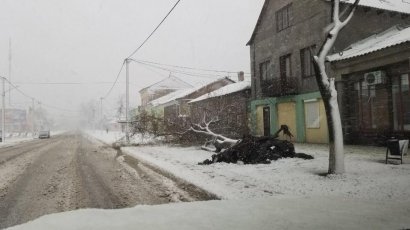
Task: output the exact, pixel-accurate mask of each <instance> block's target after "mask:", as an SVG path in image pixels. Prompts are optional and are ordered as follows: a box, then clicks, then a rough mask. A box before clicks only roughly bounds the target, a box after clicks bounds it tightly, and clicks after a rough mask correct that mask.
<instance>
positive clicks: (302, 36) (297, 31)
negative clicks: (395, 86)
mask: <svg viewBox="0 0 410 230" xmlns="http://www.w3.org/2000/svg"><path fill="white" fill-rule="evenodd" d="M342 2H343V3H342V4H341V6H342V8H343V7H346V6H348V4H351V3H353V1H352V0H350V1H342ZM409 6H410V5H409V3H407V2H406V1H403V0H397V1H376V0H362V1H361V2H360V5H359V7H358V9H357V11H356V12H355V15H354V17H353V19H352V20H351V22H350V23H349V24H348V25H347V26H346V27H345V29H344V30H343V31H342V32H341V34H340V35H339V37H338V39H337V42H336V44H335V46H334V50H333V53H339V52H341V51H342V50H344V49H345V48H346V47H348V46H349V45H350V44H352V43H354V42H356V41H359V40H361V39H364V38H366V37H368V36H371V35H373V34H375V33H379V32H382V31H384V30H387V29H388V28H390V27H392V26H394V25H408V24H409V23H410V18H409V17H408V12H409V10H408V9H409ZM406 7H407V8H406ZM406 9H407V10H406ZM330 22H331V3H330V1H327V0H309V1H306V0H266V1H265V3H264V6H263V8H262V11H261V14H260V16H259V19H258V21H257V24H256V26H255V29H254V32H253V34H252V37H251V39H250V41H249V42H248V45H249V46H250V57H251V70H252V101H251V131H252V133H253V134H254V135H270V134H272V133H274V132H275V131H276V130H277V129H278V127H279V126H280V125H282V124H286V125H288V126H289V127H290V130H291V132H292V133H293V135H294V141H298V142H311V143H326V142H327V141H328V130H327V123H326V117H325V111H324V105H323V102H322V99H321V96H320V93H319V92H318V88H317V84H316V79H315V77H314V70H313V66H312V54H313V53H315V52H316V49H317V48H318V47H320V45H321V44H322V42H323V40H324V36H325V29H326V27H327V25H328V24H330Z"/></svg>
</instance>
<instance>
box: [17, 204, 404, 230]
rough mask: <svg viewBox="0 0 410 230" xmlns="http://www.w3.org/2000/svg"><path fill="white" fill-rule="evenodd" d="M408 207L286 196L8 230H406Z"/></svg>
mask: <svg viewBox="0 0 410 230" xmlns="http://www.w3.org/2000/svg"><path fill="white" fill-rule="evenodd" d="M408 207H409V206H408V204H405V203H401V202H398V201H394V202H368V201H364V200H351V199H343V198H324V197H320V198H318V197H302V198H301V197H298V198H296V197H286V198H267V199H254V200H237V201H233V200H230V201H208V202H192V203H176V204H167V205H157V206H136V207H134V208H129V209H122V210H115V211H114V210H91V209H88V210H79V211H72V212H66V213H59V214H52V215H48V216H44V217H41V218H39V219H37V220H35V221H33V222H29V223H28V224H25V225H21V226H16V227H13V228H10V229H15V230H18V229H31V230H36V229H41V230H42V229H59V230H64V229H87V230H88V229H110V230H111V229H144V230H150V229H167V230H168V229H177V230H185V229H187V230H188V229H189V230H191V229H224V230H226V229H236V230H241V229H255V230H256V229H258V230H264V229H269V230H270V229H406V228H408V227H409V226H410V218H408V217H409V215H410V209H409V208H408Z"/></svg>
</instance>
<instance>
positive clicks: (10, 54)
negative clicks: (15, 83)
mask: <svg viewBox="0 0 410 230" xmlns="http://www.w3.org/2000/svg"><path fill="white" fill-rule="evenodd" d="M11 60H12V52H11V38H10V39H9V81H10V83H11ZM9 106H11V84H10V85H9Z"/></svg>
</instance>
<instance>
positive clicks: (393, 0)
mask: <svg viewBox="0 0 410 230" xmlns="http://www.w3.org/2000/svg"><path fill="white" fill-rule="evenodd" d="M340 2H342V3H349V4H353V3H354V0H341V1H340ZM359 5H361V6H365V7H371V8H375V9H380V10H388V11H392V12H398V13H403V14H410V1H409V0H360V2H359Z"/></svg>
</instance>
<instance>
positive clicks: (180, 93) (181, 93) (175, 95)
mask: <svg viewBox="0 0 410 230" xmlns="http://www.w3.org/2000/svg"><path fill="white" fill-rule="evenodd" d="M220 80H229V81H231V82H234V81H233V80H232V79H230V78H227V77H225V78H220V79H217V80H213V81H212V82H208V83H207V84H203V85H200V86H196V87H192V88H189V89H180V90H177V91H175V92H172V93H169V94H167V95H165V96H163V97H160V98H158V99H156V100H153V101H151V102H150V103H149V104H151V105H152V106H159V105H163V104H167V103H169V102H172V101H175V100H177V99H180V98H183V97H186V96H189V95H190V94H192V93H194V92H196V91H198V90H200V89H202V88H204V87H206V86H208V85H210V84H212V83H215V82H217V81H220Z"/></svg>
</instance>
